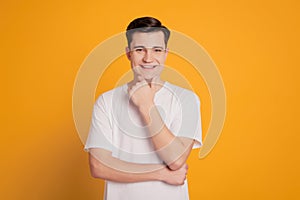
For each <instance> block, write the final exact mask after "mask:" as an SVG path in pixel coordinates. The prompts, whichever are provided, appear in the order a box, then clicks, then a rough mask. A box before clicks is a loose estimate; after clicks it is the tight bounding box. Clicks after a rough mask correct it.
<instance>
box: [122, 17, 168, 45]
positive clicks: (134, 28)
mask: <svg viewBox="0 0 300 200" xmlns="http://www.w3.org/2000/svg"><path fill="white" fill-rule="evenodd" d="M156 31H162V32H163V33H164V36H165V38H164V41H165V45H166V46H167V43H168V40H169V37H170V30H169V29H168V28H167V27H165V26H163V25H162V24H161V22H160V21H159V20H158V19H155V18H153V17H140V18H136V19H134V20H133V21H132V22H130V24H129V25H128V26H127V29H126V38H127V43H128V47H129V46H130V43H131V41H132V35H133V34H134V33H135V32H142V33H149V32H156Z"/></svg>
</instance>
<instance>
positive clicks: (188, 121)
mask: <svg viewBox="0 0 300 200" xmlns="http://www.w3.org/2000/svg"><path fill="white" fill-rule="evenodd" d="M178 102H179V103H178V106H177V108H176V114H175V117H174V119H173V121H172V123H171V125H170V130H171V131H172V133H174V135H176V136H179V137H187V138H191V139H194V140H195V143H194V146H193V149H195V148H200V147H201V146H202V124H201V113H200V100H199V98H198V96H197V95H196V94H195V93H193V92H191V91H184V92H182V93H181V94H180V95H179V96H178Z"/></svg>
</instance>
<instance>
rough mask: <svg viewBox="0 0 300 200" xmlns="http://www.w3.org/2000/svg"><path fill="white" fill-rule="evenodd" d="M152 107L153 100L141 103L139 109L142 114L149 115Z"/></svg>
mask: <svg viewBox="0 0 300 200" xmlns="http://www.w3.org/2000/svg"><path fill="white" fill-rule="evenodd" d="M153 107H154V103H153V102H149V103H147V104H143V105H141V106H139V111H140V113H141V114H142V115H143V116H149V115H150V110H151V109H152V108H153Z"/></svg>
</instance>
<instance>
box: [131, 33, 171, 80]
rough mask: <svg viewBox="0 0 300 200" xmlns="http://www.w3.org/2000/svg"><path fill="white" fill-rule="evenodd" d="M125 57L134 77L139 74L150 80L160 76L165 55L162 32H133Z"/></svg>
mask: <svg viewBox="0 0 300 200" xmlns="http://www.w3.org/2000/svg"><path fill="white" fill-rule="evenodd" d="M127 57H128V59H129V60H130V62H131V68H132V70H133V72H134V76H135V77H136V76H138V75H140V76H142V77H144V78H145V79H146V80H151V79H152V78H153V77H155V76H160V74H161V72H162V70H163V67H164V64H165V60H166V57H167V52H166V46H165V42H164V34H163V32H162V31H156V32H149V33H142V32H135V33H134V34H133V35H132V42H131V43H130V46H129V49H127Z"/></svg>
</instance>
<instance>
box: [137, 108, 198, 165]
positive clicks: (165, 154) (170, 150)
mask: <svg viewBox="0 0 300 200" xmlns="http://www.w3.org/2000/svg"><path fill="white" fill-rule="evenodd" d="M140 112H141V116H142V118H143V120H144V121H145V123H146V124H147V125H148V130H149V134H150V136H151V140H152V143H153V145H154V148H155V149H156V150H157V153H158V154H159V156H160V158H161V159H162V160H164V162H165V163H166V164H167V165H168V166H169V167H170V168H171V169H176V168H178V167H180V166H181V165H183V164H184V163H185V161H186V159H187V157H188V155H189V153H190V150H191V147H192V144H193V140H191V139H187V138H186V139H185V138H179V137H176V136H174V135H173V133H172V132H171V131H170V130H169V129H168V128H167V127H166V125H165V124H164V122H163V120H162V118H161V116H160V114H159V111H158V110H157V108H156V106H155V105H151V106H147V107H146V108H142V109H140ZM175 161H176V164H175V166H172V165H173V164H174V162H175ZM173 167H175V168H173Z"/></svg>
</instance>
